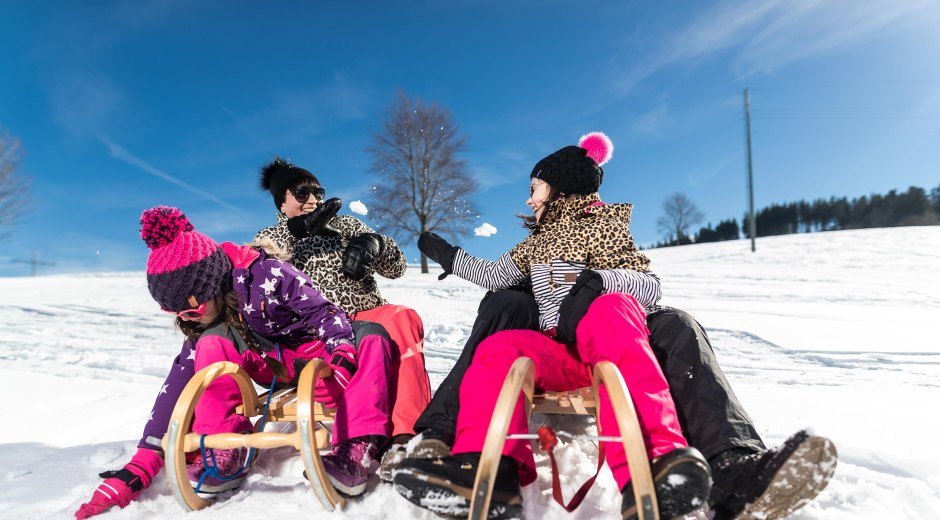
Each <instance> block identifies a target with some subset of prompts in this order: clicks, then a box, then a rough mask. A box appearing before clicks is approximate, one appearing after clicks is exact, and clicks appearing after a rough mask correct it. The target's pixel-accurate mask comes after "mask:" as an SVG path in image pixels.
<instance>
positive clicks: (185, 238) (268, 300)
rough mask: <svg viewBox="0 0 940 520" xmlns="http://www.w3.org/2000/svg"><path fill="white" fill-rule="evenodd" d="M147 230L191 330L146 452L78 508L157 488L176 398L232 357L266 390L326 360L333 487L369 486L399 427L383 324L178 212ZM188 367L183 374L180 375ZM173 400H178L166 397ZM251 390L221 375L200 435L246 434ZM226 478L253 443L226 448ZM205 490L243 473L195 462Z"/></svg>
mask: <svg viewBox="0 0 940 520" xmlns="http://www.w3.org/2000/svg"><path fill="white" fill-rule="evenodd" d="M141 226H142V227H141V237H142V238H143V240H144V242H146V243H147V245H148V246H149V247H150V249H151V252H150V256H149V258H148V261H147V287H148V289H149V290H150V294H151V295H152V296H153V298H154V300H156V301H157V303H158V304H159V305H160V308H161V309H162V310H164V311H165V312H168V313H171V314H174V315H176V324H177V326H178V327H179V329H180V331H181V332H182V333H183V335H184V336H185V337H186V339H185V341H184V343H183V348H182V351H181V352H180V355H179V356H178V357H177V358H176V360H175V361H174V365H173V369H171V371H170V374H169V376H168V377H167V380H166V382H165V384H164V386H163V387H162V388H161V391H160V393H159V394H158V398H157V402H156V404H155V406H154V409H153V412H152V413H151V419H150V421H148V423H147V426H146V427H145V430H144V436H143V438H142V439H141V441H140V443H139V445H138V450H137V452H136V453H135V454H134V456H133V457H132V458H131V461H130V462H128V463H127V464H126V465H125V466H124V467H123V468H122V469H120V470H117V471H109V472H105V473H102V474H101V476H102V477H104V478H105V480H104V482H102V484H101V485H100V486H99V487H98V488H97V489H96V490H95V493H94V495H93V496H92V498H91V500H89V502H87V503H85V504H83V505H82V506H81V508H80V509H79V510H78V511H77V512H76V517H77V518H79V519H81V518H87V517H89V516H92V515H96V514H99V513H102V512H104V511H105V510H107V509H109V508H110V507H112V506H115V505H117V506H120V507H124V506H126V505H127V504H129V503H130V502H131V501H132V500H134V499H135V498H136V497H137V496H138V495H139V494H140V492H141V491H142V490H143V489H144V488H146V487H147V486H149V485H150V483H151V482H152V481H153V478H154V477H155V476H156V474H157V473H158V472H159V471H160V469H161V468H162V467H163V458H162V450H161V445H160V442H161V439H162V436H163V434H164V433H165V432H166V428H167V424H168V421H169V416H170V413H171V412H172V408H173V406H174V404H175V396H178V395H179V394H180V393H181V392H182V388H183V386H185V385H186V383H187V381H188V380H189V379H190V378H191V377H192V375H193V373H195V371H198V370H200V369H202V368H204V367H206V366H208V365H210V364H212V363H215V362H217V361H231V362H234V363H236V364H238V365H240V366H241V367H243V368H244V369H245V370H246V372H248V374H249V375H250V376H251V377H252V379H254V380H255V381H256V382H258V383H260V384H262V385H270V384H271V382H272V380H273V379H274V378H276V379H277V380H278V381H280V382H284V383H289V382H291V381H292V380H294V379H295V378H296V377H298V376H299V373H300V370H301V369H302V367H303V366H304V364H305V363H306V362H307V361H309V360H311V359H314V358H320V359H324V360H326V361H327V363H329V365H330V366H331V368H332V369H333V377H331V378H328V379H327V380H325V381H320V382H319V386H318V388H317V389H316V399H317V400H318V401H320V402H322V403H323V404H324V405H326V406H328V407H336V408H337V411H336V422H335V424H334V428H333V449H332V451H331V452H330V453H329V454H327V455H324V456H323V464H324V466H325V468H326V471H327V473H328V475H329V477H330V480H331V482H332V483H333V485H334V486H335V487H336V488H337V489H338V490H340V491H341V492H343V493H346V494H347V495H357V494H361V493H362V492H363V491H364V490H365V484H366V480H367V479H368V476H369V473H370V472H371V471H374V468H373V467H372V466H374V464H370V461H374V460H375V457H376V454H377V449H378V447H379V446H381V445H382V444H384V443H385V442H386V441H387V438H388V435H389V433H390V419H389V418H390V408H391V407H390V403H391V395H390V391H389V388H390V385H389V371H390V369H391V364H392V356H391V351H390V348H391V347H390V341H389V337H388V334H387V333H386V332H385V331H384V329H383V328H382V327H381V326H379V325H377V324H375V323H371V322H365V321H352V320H350V319H349V317H348V316H347V314H346V312H344V311H343V309H341V308H339V307H337V306H336V305H334V304H333V303H331V302H330V301H329V300H327V299H326V298H325V297H324V296H323V295H322V294H321V293H320V291H319V290H317V289H316V288H315V286H314V285H313V283H312V282H311V281H310V278H309V277H307V275H305V274H304V273H303V272H301V271H299V270H298V269H296V268H295V267H293V266H292V265H291V264H289V263H286V262H283V261H281V260H278V259H276V258H273V257H269V256H268V255H267V253H265V251H264V250H263V249H261V248H256V247H250V246H239V245H236V244H233V243H230V242H226V243H222V244H218V243H216V242H215V241H213V240H212V239H211V238H209V237H208V236H206V235H204V234H202V233H199V232H198V231H195V229H194V228H193V225H192V224H191V223H190V222H189V220H188V219H187V218H186V216H185V215H184V214H183V213H182V212H181V211H180V210H178V209H176V208H170V207H165V206H158V207H155V208H152V209H149V210H147V211H145V212H144V213H143V215H142V217H141ZM177 369H178V370H177ZM165 396H170V397H172V398H171V399H161V398H163V397H165ZM239 404H241V397H240V394H239V391H238V388H237V385H236V384H235V382H234V380H232V379H231V378H227V377H226V378H221V379H218V380H216V381H214V382H213V383H212V384H211V385H209V387H208V388H207V389H206V391H205V393H204V394H203V396H202V398H201V399H200V401H199V403H198V404H197V407H196V412H195V418H194V421H193V426H192V429H193V431H194V432H197V433H204V434H214V433H223V432H246V431H249V430H251V428H252V425H251V422H250V421H249V420H248V418H246V417H244V416H242V415H238V414H236V413H235V407H236V406H238V405H239ZM214 455H215V461H216V465H217V467H218V470H219V473H220V474H222V475H232V474H236V472H237V471H238V470H239V469H240V468H241V467H242V466H243V465H244V463H245V453H244V450H215V454H214ZM188 471H189V476H190V480H191V481H192V482H193V485H194V486H196V485H197V484H198V485H199V493H200V494H202V495H203V496H206V495H212V494H215V493H220V492H222V491H226V490H229V489H233V488H235V487H237V486H238V485H239V484H240V483H241V481H242V479H243V478H244V474H243V473H242V474H241V475H242V476H240V477H237V478H233V479H230V480H228V479H225V478H224V477H223V478H218V477H216V476H215V475H214V474H213V472H208V474H207V472H206V468H205V467H204V465H203V463H202V460H201V459H197V461H196V462H195V463H193V464H191V465H190V467H189V468H188Z"/></svg>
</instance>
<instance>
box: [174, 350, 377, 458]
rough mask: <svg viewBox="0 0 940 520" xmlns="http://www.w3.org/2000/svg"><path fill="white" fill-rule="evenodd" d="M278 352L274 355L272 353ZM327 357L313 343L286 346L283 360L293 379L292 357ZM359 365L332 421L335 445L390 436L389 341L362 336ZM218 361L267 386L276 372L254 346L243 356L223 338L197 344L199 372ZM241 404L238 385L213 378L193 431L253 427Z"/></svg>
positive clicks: (199, 407) (237, 430) (199, 406)
mask: <svg viewBox="0 0 940 520" xmlns="http://www.w3.org/2000/svg"><path fill="white" fill-rule="evenodd" d="M272 355H274V353H272ZM325 356H326V348H325V346H324V344H323V342H321V341H319V340H317V341H311V342H309V343H304V344H302V345H300V346H298V347H297V348H296V349H282V350H281V360H282V363H283V364H284V366H285V367H286V368H287V370H288V372H289V373H290V376H291V377H294V360H295V359H301V360H310V359H314V358H323V357H325ZM358 358H359V368H358V369H357V370H356V373H355V374H353V377H352V380H351V381H350V382H349V386H348V387H347V388H346V392H345V393H344V394H343V398H342V399H341V400H340V402H339V405H338V407H337V409H336V422H335V423H333V444H334V445H335V444H340V443H342V442H344V441H346V440H348V439H352V438H355V437H361V436H363V435H382V436H386V437H387V436H388V433H389V427H390V425H389V415H390V408H391V396H390V392H389V381H388V379H389V377H388V374H389V370H390V369H391V364H392V356H391V351H390V346H389V344H388V342H387V341H386V340H385V339H384V338H383V337H381V336H377V335H370V336H366V337H364V338H361V339H360V340H359V351H358ZM217 361H231V362H233V363H236V364H237V365H239V366H241V367H242V368H243V369H245V371H246V372H248V375H249V376H251V378H252V379H253V380H255V382H257V383H258V384H260V385H261V386H264V387H268V386H270V385H271V380H272V379H273V378H274V374H273V373H272V372H271V370H270V369H269V368H268V366H267V365H266V364H265V363H264V358H263V357H262V356H261V355H259V354H257V353H256V352H253V351H251V350H246V351H245V352H243V353H241V354H239V353H238V350H237V349H236V348H235V345H233V344H232V342H231V341H229V340H228V339H225V338H222V337H219V336H209V337H204V338H200V340H199V342H197V343H196V363H195V365H196V370H197V371H199V370H202V369H203V368H205V367H207V366H209V365H211V364H212V363H215V362H217ZM241 403H242V399H241V394H240V393H239V391H238V385H237V384H236V383H235V380H233V379H232V378H231V377H230V376H224V377H220V378H219V379H216V380H215V381H213V382H212V383H211V384H210V385H209V386H208V387H207V388H206V391H205V392H204V393H203V394H202V397H201V398H200V399H199V402H198V403H197V404H196V414H195V418H194V420H193V428H192V430H193V431H194V432H197V433H206V434H213V433H224V432H245V431H248V430H250V429H251V427H252V426H251V421H249V420H248V418H247V417H244V416H242V415H238V414H236V413H235V407H236V406H238V405H240V404H241Z"/></svg>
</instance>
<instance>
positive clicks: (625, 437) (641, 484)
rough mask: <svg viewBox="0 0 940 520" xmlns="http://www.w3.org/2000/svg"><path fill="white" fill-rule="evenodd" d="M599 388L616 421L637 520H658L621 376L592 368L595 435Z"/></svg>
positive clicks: (609, 367) (602, 366)
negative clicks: (602, 388) (625, 457)
mask: <svg viewBox="0 0 940 520" xmlns="http://www.w3.org/2000/svg"><path fill="white" fill-rule="evenodd" d="M601 384H603V385H604V388H605V389H606V390H607V397H608V398H609V399H610V405H611V409H613V411H614V416H615V417H616V419H617V429H619V430H620V438H621V439H622V441H621V442H623V449H624V451H625V452H626V455H627V467H628V468H629V469H630V480H631V482H632V483H633V498H634V500H635V503H636V505H637V517H638V518H639V520H658V519H659V507H658V506H657V504H656V489H655V487H654V486H653V476H652V472H651V471H650V465H649V459H648V458H647V455H646V446H645V445H644V444H643V433H642V432H641V431H640V422H639V420H638V419H637V415H636V408H635V407H634V406H633V399H632V398H631V397H630V392H629V390H628V389H627V385H626V383H625V382H624V380H623V375H622V374H621V373H620V370H618V369H617V366H616V365H614V364H613V363H611V362H610V361H601V362H600V363H598V364H597V365H595V366H594V381H593V385H592V388H593V390H594V397H595V399H596V400H597V435H598V436H599V437H600V436H601V435H603V434H604V432H602V431H601V406H600V394H599V393H598V390H599V386H600V385H601Z"/></svg>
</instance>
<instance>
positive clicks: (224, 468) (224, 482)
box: [186, 448, 248, 500]
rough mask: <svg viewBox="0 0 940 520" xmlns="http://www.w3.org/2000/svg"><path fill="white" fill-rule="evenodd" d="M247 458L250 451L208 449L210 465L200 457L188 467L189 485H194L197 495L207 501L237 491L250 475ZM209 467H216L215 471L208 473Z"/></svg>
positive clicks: (240, 449) (207, 455) (207, 457)
mask: <svg viewBox="0 0 940 520" xmlns="http://www.w3.org/2000/svg"><path fill="white" fill-rule="evenodd" d="M247 456H248V450H246V449H244V448H237V449H234V450H214V449H211V448H209V449H206V459H207V460H208V463H204V462H203V458H202V457H201V456H199V457H197V458H196V460H195V461H194V462H192V463H190V464H188V465H187V466H186V472H187V473H188V474H189V483H190V484H192V486H193V489H195V490H196V494H197V495H199V496H200V497H202V498H204V499H207V500H208V499H211V498H214V497H215V495H217V494H218V493H222V492H223V491H229V490H231V489H235V488H237V487H238V486H240V485H241V483H242V481H243V480H245V475H246V474H247V473H248V468H245V467H244V466H245V461H246V458H247ZM207 466H208V467H210V468H211V467H213V466H214V467H215V470H214V471H208V470H207V469H206V467H207Z"/></svg>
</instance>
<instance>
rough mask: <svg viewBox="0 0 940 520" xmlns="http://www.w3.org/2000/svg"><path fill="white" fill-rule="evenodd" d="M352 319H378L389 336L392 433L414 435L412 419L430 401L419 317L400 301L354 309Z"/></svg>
mask: <svg viewBox="0 0 940 520" xmlns="http://www.w3.org/2000/svg"><path fill="white" fill-rule="evenodd" d="M352 319H354V320H364V321H371V322H374V323H378V324H379V325H381V326H383V327H385V330H386V331H388V335H389V337H390V338H392V372H391V373H392V382H393V383H394V384H393V385H392V389H393V390H392V395H393V396H394V400H393V402H392V436H395V435H399V434H407V435H414V433H415V422H416V421H417V420H418V417H420V416H421V413H422V412H424V409H425V408H427V406H428V403H430V402H431V381H430V380H429V379H428V372H427V370H425V368H424V323H422V322H421V317H420V316H418V313H417V312H415V311H414V309H411V308H409V307H405V306H403V305H381V306H379V307H376V308H374V309H368V310H364V311H360V312H357V313H356V314H353V315H352Z"/></svg>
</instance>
